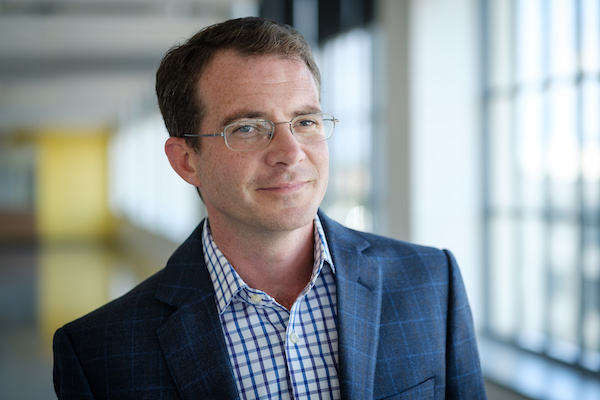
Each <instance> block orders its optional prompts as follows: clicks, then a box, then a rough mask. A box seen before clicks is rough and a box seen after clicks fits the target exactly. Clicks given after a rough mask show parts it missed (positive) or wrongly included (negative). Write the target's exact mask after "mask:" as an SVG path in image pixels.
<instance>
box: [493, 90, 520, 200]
mask: <svg viewBox="0 0 600 400" xmlns="http://www.w3.org/2000/svg"><path fill="white" fill-rule="evenodd" d="M489 107H490V112H489V115H490V125H489V132H490V136H489V146H490V148H489V157H490V160H489V162H490V203H491V205H492V207H493V208H495V209H504V210H506V209H510V208H511V207H513V206H514V197H515V196H514V185H515V182H514V179H513V177H514V167H513V166H514V153H515V152H514V148H515V145H514V140H513V133H512V129H511V125H512V117H511V115H512V112H511V111H512V110H511V103H510V101H509V99H508V98H506V97H501V96H498V97H496V98H494V99H493V100H492V102H491V104H490V106H489Z"/></svg>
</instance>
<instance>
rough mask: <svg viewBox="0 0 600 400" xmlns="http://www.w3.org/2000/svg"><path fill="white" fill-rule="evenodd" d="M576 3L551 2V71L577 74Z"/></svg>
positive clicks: (557, 0)
mask: <svg viewBox="0 0 600 400" xmlns="http://www.w3.org/2000/svg"><path fill="white" fill-rule="evenodd" d="M575 4H576V2H575V1H573V0H552V1H551V2H550V38H549V39H550V43H551V45H550V46H549V50H550V73H551V75H553V76H565V75H573V74H575V68H576V65H577V63H576V51H575Z"/></svg>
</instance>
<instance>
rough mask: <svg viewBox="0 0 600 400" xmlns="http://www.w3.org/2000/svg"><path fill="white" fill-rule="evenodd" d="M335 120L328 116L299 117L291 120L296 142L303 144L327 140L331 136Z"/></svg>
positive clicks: (309, 115)
mask: <svg viewBox="0 0 600 400" xmlns="http://www.w3.org/2000/svg"><path fill="white" fill-rule="evenodd" d="M334 128H335V118H334V117H333V116H332V115H329V114H308V115H300V116H298V117H296V118H294V119H293V120H292V129H293V131H294V135H295V136H296V140H298V141H299V142H303V143H316V142H322V141H324V140H327V139H329V138H330V137H331V135H332V134H333V129H334Z"/></svg>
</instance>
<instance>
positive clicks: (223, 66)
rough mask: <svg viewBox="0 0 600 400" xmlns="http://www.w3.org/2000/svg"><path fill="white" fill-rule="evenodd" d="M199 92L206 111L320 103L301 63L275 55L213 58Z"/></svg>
mask: <svg viewBox="0 0 600 400" xmlns="http://www.w3.org/2000/svg"><path fill="white" fill-rule="evenodd" d="M198 90H199V92H200V98H201V99H202V103H203V105H204V106H205V107H206V108H207V110H206V111H211V110H214V109H215V108H219V107H227V108H230V107H236V106H237V107H248V106H252V107H261V106H267V105H268V104H267V103H269V102H271V103H276V104H279V105H281V106H284V105H285V104H286V103H288V105H292V104H289V103H294V102H312V103H316V104H313V105H318V102H319V94H318V90H317V85H316V82H315V80H314V77H313V75H312V74H311V72H310V70H309V69H308V67H307V66H306V64H305V63H304V62H303V61H302V60H300V59H298V58H284V57H282V56H277V55H260V56H245V55H241V54H239V53H237V52H235V51H230V50H227V51H222V52H220V53H217V54H216V55H215V57H214V59H213V60H212V61H211V62H210V63H209V64H208V66H207V67H206V69H205V70H204V72H203V74H202V76H201V77H200V80H199V83H198ZM271 105H272V104H271ZM215 111H217V110H215Z"/></svg>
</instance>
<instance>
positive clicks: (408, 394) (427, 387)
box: [382, 377, 435, 400]
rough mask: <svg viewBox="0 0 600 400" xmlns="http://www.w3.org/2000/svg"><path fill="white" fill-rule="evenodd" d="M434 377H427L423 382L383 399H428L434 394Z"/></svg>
mask: <svg viewBox="0 0 600 400" xmlns="http://www.w3.org/2000/svg"><path fill="white" fill-rule="evenodd" d="M434 383H435V377H431V378H429V379H427V380H426V381H425V382H422V383H419V384H418V385H417V386H414V387H412V388H410V389H408V390H405V391H404V392H402V393H398V394H395V395H393V396H390V397H385V398H384V399H385V400H417V399H418V400H430V399H433V398H434V395H435V385H434ZM382 400H383V399H382Z"/></svg>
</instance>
